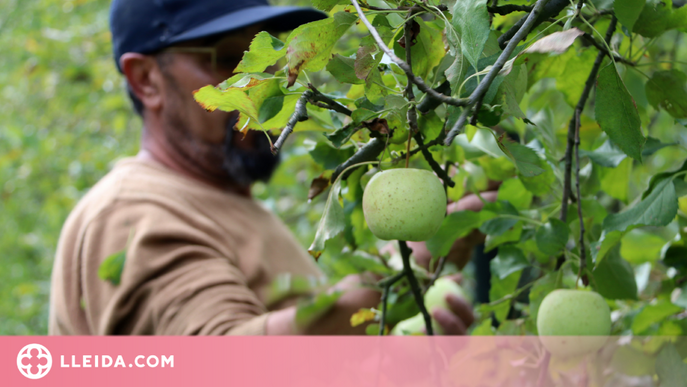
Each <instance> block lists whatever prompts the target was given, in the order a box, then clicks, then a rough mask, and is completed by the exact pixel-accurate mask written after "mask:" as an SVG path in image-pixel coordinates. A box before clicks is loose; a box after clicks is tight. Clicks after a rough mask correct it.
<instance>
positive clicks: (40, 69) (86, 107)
mask: <svg viewBox="0 0 687 387" xmlns="http://www.w3.org/2000/svg"><path fill="white" fill-rule="evenodd" d="M282 3H284V1H282ZM289 3H291V4H293V1H289ZM302 3H305V2H302ZM109 4H110V1H109V0H88V1H87V0H73V1H64V0H0V335H43V334H47V321H48V300H49V291H50V273H51V270H52V263H53V258H54V253H55V250H56V246H57V241H58V238H59V233H60V230H61V228H62V224H63V222H64V221H65V219H66V218H67V216H68V214H69V212H70V211H71V209H72V208H73V207H74V206H75V205H76V203H77V201H78V200H79V198H81V197H82V196H83V195H84V194H85V193H86V192H87V191H88V189H89V188H90V187H91V186H93V185H94V184H95V183H96V182H97V181H98V179H100V178H101V177H102V176H103V175H104V174H105V173H107V171H108V170H109V169H110V168H111V166H112V165H113V164H114V163H115V162H116V161H117V160H118V159H120V158H122V157H126V156H132V155H135V154H136V152H137V150H138V141H139V133H140V129H141V120H140V119H139V118H138V117H137V116H136V115H135V114H134V113H133V110H132V109H131V107H130V103H129V100H128V98H127V96H126V94H125V91H124V84H123V77H122V76H121V75H120V74H119V73H118V72H117V70H116V69H115V66H114V62H113V60H112V54H111V44H110V32H109V26H108V8H109ZM294 137H295V136H294ZM299 141H302V139H301V140H299ZM284 159H285V162H283V163H282V165H281V167H280V169H279V171H278V172H277V174H276V175H275V177H274V179H273V181H272V184H270V185H269V186H267V185H263V184H260V185H258V186H256V187H255V193H256V195H257V196H258V197H259V198H262V199H265V204H266V205H267V206H268V207H270V208H272V209H273V210H275V211H276V212H278V213H279V215H280V216H281V217H282V218H283V219H285V221H287V223H288V224H289V226H290V227H291V228H292V229H293V231H294V232H295V233H296V235H297V236H298V238H299V240H300V241H301V242H302V244H303V246H305V247H307V246H308V245H309V244H310V242H312V237H313V235H314V226H316V225H317V221H318V220H319V216H320V215H321V208H322V200H319V201H317V202H315V203H311V204H309V203H307V191H308V187H309V182H310V180H312V178H313V177H314V176H317V175H318V174H319V173H320V172H321V171H319V172H318V169H319V167H317V165H316V164H315V163H314V162H313V161H312V159H311V158H310V157H309V156H308V154H307V151H306V150H305V149H304V148H303V147H302V146H300V145H298V146H290V147H288V148H287V150H286V151H285V154H284ZM285 171H300V172H298V173H292V172H285ZM320 199H321V198H320ZM304 215H305V216H304Z"/></svg>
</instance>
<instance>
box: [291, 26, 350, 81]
mask: <svg viewBox="0 0 687 387" xmlns="http://www.w3.org/2000/svg"><path fill="white" fill-rule="evenodd" d="M357 19H358V17H357V16H356V15H353V14H350V13H347V12H338V13H336V14H334V16H333V17H331V18H328V19H324V20H318V21H315V22H312V23H307V24H303V25H302V26H300V27H298V28H296V29H295V30H293V32H291V34H290V35H289V38H288V39H287V43H286V44H287V46H288V48H287V50H286V60H287V66H288V68H289V71H288V80H289V83H288V85H289V87H290V86H292V85H293V84H294V83H295V82H296V78H298V73H299V72H300V71H301V70H307V71H320V70H322V69H323V68H324V66H325V65H326V64H327V63H328V62H329V60H330V59H331V53H332V49H333V48H334V45H335V44H336V42H337V41H338V40H339V38H341V36H342V35H343V34H344V33H345V32H346V31H347V30H348V28H349V27H350V26H351V25H352V24H353V22H354V21H356V20H357Z"/></svg>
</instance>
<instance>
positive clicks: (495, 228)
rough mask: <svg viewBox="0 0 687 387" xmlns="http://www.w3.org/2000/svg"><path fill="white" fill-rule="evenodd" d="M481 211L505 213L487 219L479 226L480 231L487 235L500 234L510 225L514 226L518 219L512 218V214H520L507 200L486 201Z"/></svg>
mask: <svg viewBox="0 0 687 387" xmlns="http://www.w3.org/2000/svg"><path fill="white" fill-rule="evenodd" d="M482 211H489V212H493V213H496V214H498V215H506V216H503V217H496V218H494V219H490V220H487V221H486V222H484V223H483V224H482V225H481V226H480V228H479V229H480V231H482V232H483V233H485V234H487V235H494V236H498V235H501V234H503V233H504V232H506V231H508V230H510V228H511V227H513V226H515V224H516V223H518V222H519V220H518V219H514V218H512V216H520V213H519V212H518V210H517V209H516V208H515V207H513V205H512V204H510V203H509V202H507V201H499V202H495V203H486V204H485V205H484V207H483V209H482Z"/></svg>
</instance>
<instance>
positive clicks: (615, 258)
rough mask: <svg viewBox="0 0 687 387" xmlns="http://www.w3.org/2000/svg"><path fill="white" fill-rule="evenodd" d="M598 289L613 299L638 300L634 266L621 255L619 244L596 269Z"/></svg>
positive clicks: (594, 272)
mask: <svg viewBox="0 0 687 387" xmlns="http://www.w3.org/2000/svg"><path fill="white" fill-rule="evenodd" d="M592 274H593V275H594V283H595V284H596V291H597V292H599V294H601V295H602V296H604V297H605V298H608V299H611V300H636V299H637V283H636V282H635V272H634V270H632V266H630V264H629V263H628V262H627V261H626V260H624V259H623V258H622V257H621V256H620V248H619V246H617V245H616V246H615V247H613V248H612V249H611V250H610V251H609V252H608V255H607V256H606V258H605V259H604V260H603V261H601V262H600V263H599V264H598V265H596V267H595V268H594V270H593V271H592Z"/></svg>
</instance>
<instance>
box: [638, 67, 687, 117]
mask: <svg viewBox="0 0 687 387" xmlns="http://www.w3.org/2000/svg"><path fill="white" fill-rule="evenodd" d="M646 97H647V99H648V100H649V103H650V104H651V106H653V107H654V108H656V109H658V108H661V109H663V110H665V111H667V112H668V114H670V115H671V116H673V117H675V118H687V75H685V73H683V72H682V71H680V70H675V69H673V70H666V71H657V72H655V73H654V75H653V76H652V77H651V79H649V80H648V81H647V82H646Z"/></svg>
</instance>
